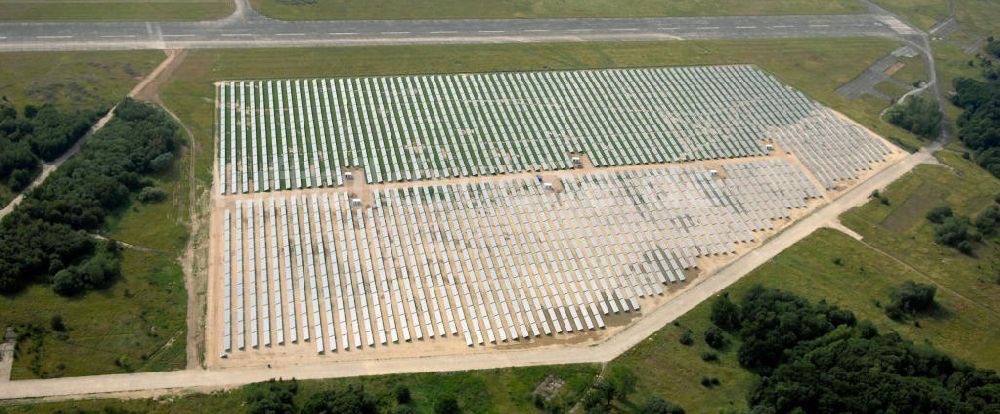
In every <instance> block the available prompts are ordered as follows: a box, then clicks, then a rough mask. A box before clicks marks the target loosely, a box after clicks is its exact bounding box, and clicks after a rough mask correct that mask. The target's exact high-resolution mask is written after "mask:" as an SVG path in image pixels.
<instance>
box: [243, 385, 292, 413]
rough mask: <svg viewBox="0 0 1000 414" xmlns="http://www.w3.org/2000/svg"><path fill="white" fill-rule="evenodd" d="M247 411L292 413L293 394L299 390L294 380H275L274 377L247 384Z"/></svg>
mask: <svg viewBox="0 0 1000 414" xmlns="http://www.w3.org/2000/svg"><path fill="white" fill-rule="evenodd" d="M247 388H248V390H247V391H248V392H247V401H246V406H247V413H249V414H265V413H268V414H270V413H294V412H296V411H297V407H296V406H295V394H297V393H298V392H299V383H298V381H296V380H294V379H293V380H291V381H276V380H274V379H272V380H270V381H267V382H261V383H256V384H251V385H249V386H247Z"/></svg>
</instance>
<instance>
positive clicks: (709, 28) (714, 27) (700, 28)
mask: <svg viewBox="0 0 1000 414" xmlns="http://www.w3.org/2000/svg"><path fill="white" fill-rule="evenodd" d="M718 28H719V26H705V27H699V28H698V30H716V29H718Z"/></svg>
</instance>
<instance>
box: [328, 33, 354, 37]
mask: <svg viewBox="0 0 1000 414" xmlns="http://www.w3.org/2000/svg"><path fill="white" fill-rule="evenodd" d="M327 34H328V35H330V36H353V35H356V34H358V33H357V32H334V33H327Z"/></svg>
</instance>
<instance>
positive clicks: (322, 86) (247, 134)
mask: <svg viewBox="0 0 1000 414" xmlns="http://www.w3.org/2000/svg"><path fill="white" fill-rule="evenodd" d="M217 119H218V124H217V131H218V133H219V141H218V142H219V148H218V154H219V164H218V165H219V167H218V168H219V171H218V174H219V191H220V193H222V194H226V193H227V192H228V193H233V194H235V193H256V192H264V191H276V190H288V189H302V188H320V187H337V186H341V185H343V183H344V175H343V173H344V172H345V170H346V169H348V168H362V169H364V171H365V177H366V179H367V180H368V182H369V183H388V182H398V181H410V180H422V179H434V178H442V177H444V178H447V177H467V176H480V175H492V174H502V173H508V172H524V171H545V170H555V169H565V168H571V167H573V165H572V162H571V156H570V154H571V153H586V154H587V156H588V157H589V159H590V160H591V161H592V162H593V164H594V165H595V166H598V167H602V166H616V165H638V164H649V163H666V162H679V161H690V160H706V159H719V158H732V157H748V156H758V155H763V154H765V153H766V150H765V145H766V143H767V142H770V141H768V140H773V142H775V143H777V144H779V145H781V147H782V148H783V149H784V150H786V151H789V152H791V153H793V154H795V155H796V156H798V157H799V158H800V159H801V160H802V162H803V164H804V165H805V166H806V167H807V168H808V169H809V170H810V172H812V173H814V175H816V176H817V177H819V178H820V179H821V181H822V183H823V185H824V186H826V187H828V188H833V187H835V186H836V182H837V181H840V180H846V179H851V178H855V177H856V175H857V172H858V171H862V170H865V169H868V168H870V165H871V163H872V162H876V161H879V160H882V159H884V158H885V156H886V155H887V154H889V153H890V151H891V150H890V148H889V147H888V146H887V145H885V144H884V143H883V142H882V141H881V140H879V139H877V138H876V137H875V136H873V135H872V134H870V133H868V132H867V131H866V130H864V129H863V128H861V127H859V126H857V125H855V124H853V123H852V122H850V121H847V120H844V119H841V118H839V117H837V116H836V115H835V114H834V113H832V112H831V111H829V110H827V109H825V108H823V107H822V106H821V105H819V104H817V103H815V102H813V101H811V100H809V99H808V98H806V97H805V96H803V95H802V94H801V93H799V92H797V91H795V90H793V89H791V88H788V87H786V86H784V85H782V84H781V83H780V82H778V81H777V80H776V79H775V78H774V77H772V76H770V75H768V74H766V73H764V72H762V71H760V70H757V69H755V68H753V67H751V66H707V67H679V68H649V69H620V70H588V71H563V72H527V73H489V74H462V75H429V76H395V77H369V78H340V79H306V80H274V81H226V82H220V83H219V85H218V114H217Z"/></svg>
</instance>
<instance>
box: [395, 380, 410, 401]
mask: <svg viewBox="0 0 1000 414" xmlns="http://www.w3.org/2000/svg"><path fill="white" fill-rule="evenodd" d="M392 395H393V396H395V397H396V402H397V403H400V404H408V403H409V402H410V400H411V398H412V396H411V395H410V388H409V387H407V386H405V385H402V384H400V385H397V386H396V388H393V389H392Z"/></svg>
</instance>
